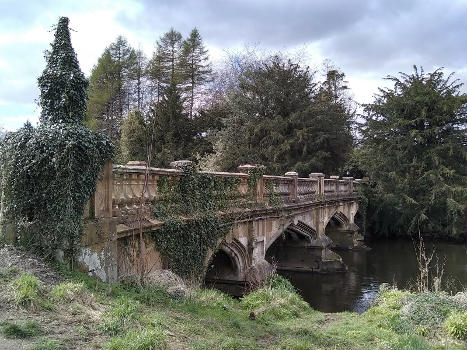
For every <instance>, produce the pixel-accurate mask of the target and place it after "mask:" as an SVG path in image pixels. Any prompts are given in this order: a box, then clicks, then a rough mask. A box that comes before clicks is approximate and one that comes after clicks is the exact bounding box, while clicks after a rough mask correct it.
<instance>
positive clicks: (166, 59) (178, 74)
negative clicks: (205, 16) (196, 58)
mask: <svg viewBox="0 0 467 350" xmlns="http://www.w3.org/2000/svg"><path fill="white" fill-rule="evenodd" d="M181 51H182V35H181V34H180V33H179V32H177V31H176V30H175V29H173V28H171V29H170V30H169V31H168V32H167V33H165V34H164V35H163V36H162V37H161V38H160V39H159V40H158V41H157V50H156V52H155V53H154V54H153V58H152V59H151V61H150V62H149V75H150V77H151V78H152V79H153V81H154V82H155V84H156V86H157V89H158V91H157V95H158V96H162V93H164V90H165V89H166V88H168V87H169V86H170V85H172V84H173V85H174V86H175V87H177V88H178V87H179V84H181V83H182V81H183V72H182V71H181V66H180V56H181Z"/></svg>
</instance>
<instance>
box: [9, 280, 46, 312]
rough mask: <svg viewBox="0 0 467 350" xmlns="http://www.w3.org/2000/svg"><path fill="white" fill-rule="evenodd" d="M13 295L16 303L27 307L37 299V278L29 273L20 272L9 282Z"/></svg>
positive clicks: (35, 302)
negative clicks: (20, 273)
mask: <svg viewBox="0 0 467 350" xmlns="http://www.w3.org/2000/svg"><path fill="white" fill-rule="evenodd" d="M11 287H12V289H13V296H14V299H15V302H16V303H17V304H18V305H21V306H25V307H29V306H34V305H36V304H37V302H38V301H39V296H38V294H39V280H38V279H37V277H36V276H34V275H31V274H22V275H21V276H20V277H18V278H16V279H15V280H13V282H12V283H11Z"/></svg>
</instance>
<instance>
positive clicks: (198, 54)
mask: <svg viewBox="0 0 467 350" xmlns="http://www.w3.org/2000/svg"><path fill="white" fill-rule="evenodd" d="M180 64H181V66H182V71H183V75H184V79H183V80H184V81H186V83H187V85H188V86H187V91H188V92H189V96H188V101H189V116H190V118H192V117H193V106H194V102H195V94H196V91H197V90H198V89H199V88H200V87H201V86H202V85H203V84H204V83H206V82H209V81H210V80H211V76H212V69H211V64H210V63H209V56H208V50H206V48H205V47H204V45H203V41H202V38H201V35H200V34H199V32H198V29H196V28H194V29H193V30H192V31H191V33H190V36H189V37H188V38H187V39H186V40H184V41H183V50H182V55H181V62H180Z"/></svg>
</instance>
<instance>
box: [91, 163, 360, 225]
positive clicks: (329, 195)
mask: <svg viewBox="0 0 467 350" xmlns="http://www.w3.org/2000/svg"><path fill="white" fill-rule="evenodd" d="M239 168H240V169H241V170H244V171H245V172H238V173H233V172H213V171H205V172H202V173H204V174H208V175H211V176H215V177H227V178H235V179H238V180H239V181H238V183H239V185H238V190H237V196H236V197H235V199H239V198H245V199H246V198H247V196H248V195H249V192H250V195H251V194H252V195H253V196H252V197H253V198H250V199H253V200H254V201H255V202H256V203H265V204H268V203H270V202H271V199H272V198H273V197H275V198H278V199H279V200H280V203H283V204H288V203H293V202H310V201H312V202H313V201H322V200H331V199H339V198H349V197H355V195H356V189H357V187H358V186H359V184H360V183H361V182H362V180H360V179H356V180H354V179H353V178H351V177H344V178H342V179H339V177H338V176H331V177H330V178H329V179H325V178H324V176H325V175H324V174H322V173H311V174H310V177H309V178H300V177H298V174H297V173H295V172H288V173H286V174H285V176H274V175H260V176H258V175H256V176H258V178H257V179H256V187H255V188H253V189H251V188H249V183H248V182H249V181H248V180H249V179H250V177H251V176H255V175H253V172H252V170H253V169H257V168H258V166H253V165H245V166H241V167H239ZM180 176H183V170H182V169H180V168H174V169H164V168H153V167H146V166H145V165H144V162H130V163H128V164H127V165H112V164H110V163H109V164H107V165H106V166H105V168H104V171H103V177H102V178H101V179H100V180H99V181H98V184H97V189H96V192H95V195H94V196H93V197H92V199H91V201H90V206H89V211H88V213H87V214H88V215H87V216H88V217H96V218H102V217H128V216H133V215H134V214H136V213H137V212H138V211H140V212H141V210H142V211H143V213H147V214H149V212H150V203H153V202H155V201H158V200H161V194H160V191H159V183H160V181H161V179H163V178H168V179H176V178H178V177H180ZM250 186H251V184H250Z"/></svg>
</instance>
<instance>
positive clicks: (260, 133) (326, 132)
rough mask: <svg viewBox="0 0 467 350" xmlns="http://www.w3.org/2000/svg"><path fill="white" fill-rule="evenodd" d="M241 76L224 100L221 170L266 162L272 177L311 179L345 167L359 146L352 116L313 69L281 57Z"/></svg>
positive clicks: (264, 62) (261, 63) (251, 69)
mask: <svg viewBox="0 0 467 350" xmlns="http://www.w3.org/2000/svg"><path fill="white" fill-rule="evenodd" d="M240 72H241V73H240V74H239V75H238V84H231V87H230V88H229V90H230V91H229V92H227V93H226V94H225V95H224V96H225V97H224V98H223V99H221V101H220V103H221V104H224V105H225V106H224V107H223V109H224V110H226V111H228V112H227V113H226V115H228V117H227V118H224V125H225V128H224V130H223V131H222V132H221V133H220V135H219V137H220V139H221V142H220V143H221V155H220V159H219V162H218V163H219V165H220V166H221V168H223V169H225V170H233V169H235V168H236V166H237V165H238V164H239V163H240V162H247V163H260V164H263V165H265V166H266V169H267V171H268V172H271V173H275V174H283V173H285V172H287V171H290V170H296V171H298V172H299V173H300V175H301V176H308V174H309V173H310V172H317V171H323V172H326V173H334V172H338V171H339V170H340V169H341V168H342V167H343V165H344V163H345V161H346V157H347V155H348V153H349V151H350V149H351V147H352V142H353V140H352V136H351V133H350V128H349V124H350V121H351V119H352V114H351V113H349V111H348V110H347V109H346V108H345V107H344V106H342V103H341V100H340V98H338V99H336V100H334V99H331V100H329V99H327V98H325V95H324V93H321V92H322V91H324V86H325V84H326V82H324V83H323V84H322V86H320V85H319V84H318V83H316V82H314V81H313V74H311V73H310V71H309V69H308V67H306V68H302V67H301V66H300V65H299V64H297V63H294V62H292V61H291V60H289V59H284V58H282V57H280V56H277V55H276V56H273V57H270V58H268V59H266V60H263V61H261V62H260V63H259V64H248V65H247V69H241V70H240ZM338 93H339V94H340V91H338ZM339 96H340V95H339ZM213 110H216V109H213ZM217 110H219V107H218V108H217ZM216 144H217V143H216Z"/></svg>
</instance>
